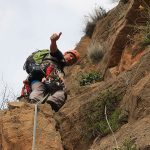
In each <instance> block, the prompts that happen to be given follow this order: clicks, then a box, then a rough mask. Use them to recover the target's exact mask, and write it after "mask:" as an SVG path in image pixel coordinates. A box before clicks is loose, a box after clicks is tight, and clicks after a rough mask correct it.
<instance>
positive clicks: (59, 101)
mask: <svg viewBox="0 0 150 150" xmlns="http://www.w3.org/2000/svg"><path fill="white" fill-rule="evenodd" d="M31 90H32V92H31V93H30V96H29V99H30V100H34V101H35V102H36V101H40V100H41V99H42V98H43V97H44V94H45V86H44V84H43V83H42V82H40V81H39V82H38V81H37V82H35V83H33V84H32V85H31ZM66 99H67V96H66V93H65V91H64V90H58V91H56V92H55V93H53V94H52V95H51V93H50V96H49V97H48V98H47V101H46V102H47V103H49V104H50V105H51V106H52V105H53V104H54V106H53V107H57V108H56V111H58V109H60V108H61V107H62V106H63V105H64V103H65V101H66ZM53 109H54V110H55V108H53Z"/></svg>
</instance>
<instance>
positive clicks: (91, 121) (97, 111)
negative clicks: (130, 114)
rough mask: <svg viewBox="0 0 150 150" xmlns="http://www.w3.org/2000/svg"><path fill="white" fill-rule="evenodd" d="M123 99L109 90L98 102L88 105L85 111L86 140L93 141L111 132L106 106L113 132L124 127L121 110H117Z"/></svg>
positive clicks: (102, 94)
mask: <svg viewBox="0 0 150 150" xmlns="http://www.w3.org/2000/svg"><path fill="white" fill-rule="evenodd" d="M121 99H122V97H120V96H118V95H116V94H115V93H112V92H110V91H108V90H107V91H105V92H103V93H101V94H100V95H99V97H98V98H97V100H95V101H93V102H91V103H90V104H88V108H87V109H86V110H85V111H86V112H85V113H86V116H85V126H84V129H85V130H84V133H83V135H84V138H87V139H91V138H95V137H97V136H104V135H107V134H108V133H110V132H111V131H110V129H109V127H108V124H107V121H106V119H105V113H104V111H105V106H106V107H107V117H108V120H109V123H110V126H111V128H112V130H113V131H115V130H117V129H118V128H119V127H120V126H121V125H122V120H121V117H120V116H121V110H120V109H117V106H118V105H119V102H120V100H121Z"/></svg>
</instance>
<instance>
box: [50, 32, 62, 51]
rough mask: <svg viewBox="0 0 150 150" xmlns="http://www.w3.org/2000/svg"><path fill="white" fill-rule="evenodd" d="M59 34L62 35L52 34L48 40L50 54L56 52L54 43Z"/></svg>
mask: <svg viewBox="0 0 150 150" xmlns="http://www.w3.org/2000/svg"><path fill="white" fill-rule="evenodd" d="M61 34H62V33H61V32H60V33H59V34H57V33H54V34H53V35H52V36H51V37H50V40H51V44H50V51H51V53H55V52H56V51H57V43H56V41H57V40H58V39H59V38H60V36H61Z"/></svg>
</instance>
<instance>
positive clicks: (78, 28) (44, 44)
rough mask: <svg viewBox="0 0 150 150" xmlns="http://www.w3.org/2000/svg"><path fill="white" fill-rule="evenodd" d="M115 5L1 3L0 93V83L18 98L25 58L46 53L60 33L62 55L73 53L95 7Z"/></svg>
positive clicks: (54, 0) (45, 0)
mask: <svg viewBox="0 0 150 150" xmlns="http://www.w3.org/2000/svg"><path fill="white" fill-rule="evenodd" d="M115 5H116V3H112V2H111V0H76V1H73V0H0V84H1V85H0V88H1V89H0V91H1V90H2V88H3V86H2V83H1V81H2V80H3V81H4V82H5V83H7V85H8V87H10V88H12V89H13V90H14V92H15V93H18V94H20V91H21V88H22V86H23V83H22V81H23V80H24V79H26V77H27V73H26V72H25V71H24V70H23V64H24V62H25V60H26V58H27V57H28V55H30V54H31V53H32V52H33V51H35V50H37V49H44V48H48V49H49V44H50V40H49V38H50V36H51V35H52V34H53V33H59V32H62V35H61V37H60V39H59V41H58V42H57V44H58V48H59V49H60V50H61V51H62V52H65V51H67V50H69V49H72V48H74V47H75V45H76V44H77V43H78V42H79V41H80V39H81V37H82V36H83V35H84V34H83V29H84V26H85V16H87V15H88V14H89V13H92V12H93V10H94V8H95V7H99V6H101V7H103V8H105V9H106V10H109V9H111V8H113V7H114V6H115Z"/></svg>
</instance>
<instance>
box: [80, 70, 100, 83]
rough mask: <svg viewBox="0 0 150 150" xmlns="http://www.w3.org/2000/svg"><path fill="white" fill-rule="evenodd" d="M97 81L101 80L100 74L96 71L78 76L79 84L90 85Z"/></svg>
mask: <svg viewBox="0 0 150 150" xmlns="http://www.w3.org/2000/svg"><path fill="white" fill-rule="evenodd" d="M99 81H102V75H101V74H100V73H98V72H91V73H87V74H84V75H81V77H79V83H80V86H85V85H90V84H92V83H95V82H99Z"/></svg>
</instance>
